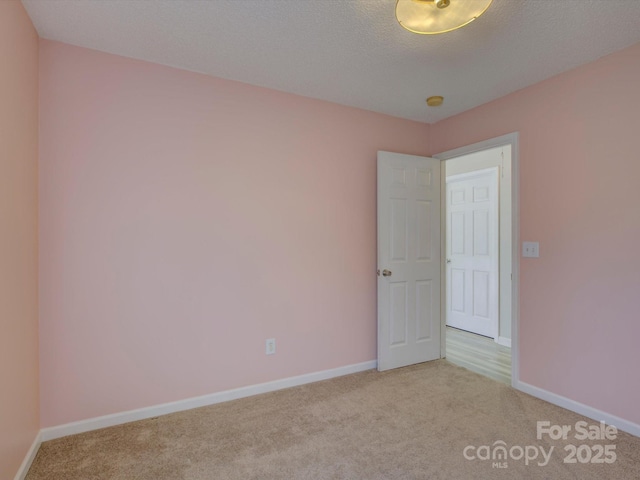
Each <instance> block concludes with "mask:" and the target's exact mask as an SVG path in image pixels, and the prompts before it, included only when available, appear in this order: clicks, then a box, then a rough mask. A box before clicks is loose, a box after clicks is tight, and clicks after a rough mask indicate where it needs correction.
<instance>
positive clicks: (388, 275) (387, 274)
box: [382, 268, 391, 277]
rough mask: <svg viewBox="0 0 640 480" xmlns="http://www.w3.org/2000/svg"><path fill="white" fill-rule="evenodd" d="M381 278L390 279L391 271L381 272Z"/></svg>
mask: <svg viewBox="0 0 640 480" xmlns="http://www.w3.org/2000/svg"><path fill="white" fill-rule="evenodd" d="M382 276H383V277H390V276H391V270H387V269H386V268H385V269H384V270H382Z"/></svg>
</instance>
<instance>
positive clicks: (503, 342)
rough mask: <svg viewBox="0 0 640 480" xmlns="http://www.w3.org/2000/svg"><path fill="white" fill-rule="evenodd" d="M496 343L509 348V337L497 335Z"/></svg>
mask: <svg viewBox="0 0 640 480" xmlns="http://www.w3.org/2000/svg"><path fill="white" fill-rule="evenodd" d="M496 343H497V344H498V345H502V346H503V347H507V348H511V339H510V338H507V337H498V338H496Z"/></svg>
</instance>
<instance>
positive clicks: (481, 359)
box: [436, 134, 518, 384]
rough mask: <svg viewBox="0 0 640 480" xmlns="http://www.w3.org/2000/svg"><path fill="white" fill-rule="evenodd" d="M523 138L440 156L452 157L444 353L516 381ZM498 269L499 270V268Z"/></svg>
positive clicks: (447, 181) (447, 160)
mask: <svg viewBox="0 0 640 480" xmlns="http://www.w3.org/2000/svg"><path fill="white" fill-rule="evenodd" d="M516 142H517V134H511V135H506V136H504V137H500V138H497V139H493V140H490V141H487V142H482V143H480V144H476V145H471V146H469V147H464V148H461V149H457V150H454V151H451V152H445V153H443V154H440V155H436V158H440V159H441V160H444V162H443V166H444V169H443V170H444V172H443V174H442V183H443V185H446V190H447V192H446V193H445V196H444V197H443V207H444V210H445V213H444V215H443V218H444V220H443V227H444V229H445V232H444V238H443V242H444V243H445V245H446V254H445V260H444V261H443V266H444V272H443V282H444V283H443V285H444V286H445V288H444V290H446V294H445V296H444V297H445V298H444V299H443V301H444V302H446V306H445V308H444V309H443V315H442V317H443V318H442V325H443V329H442V330H443V335H442V354H443V357H446V358H447V359H448V360H449V361H451V362H452V363H457V364H459V365H461V366H464V367H466V368H468V369H470V370H474V371H476V372H478V373H481V374H484V375H486V376H489V377H492V378H494V379H497V380H501V381H505V382H506V383H509V384H513V383H515V381H516V372H517V356H516V355H514V354H517V342H516V341H514V339H517V337H516V335H515V334H516V333H517V317H516V315H515V314H516V312H517V310H516V303H517V295H516V291H517V285H516V283H517V282H513V278H514V277H515V278H516V280H517V275H516V271H517V266H518V265H517V251H516V250H517V247H514V246H517V245H518V244H517V235H516V233H517V229H516V220H517V215H516V212H517V205H515V203H516V201H517V195H516V193H517V192H516V188H517V161H516V160H517V159H516V158H515V155H516V154H517V149H516V148H515V147H516ZM483 177H484V180H483ZM494 179H495V180H496V184H497V185H496V187H497V188H496V190H495V192H496V193H495V195H496V197H497V198H496V199H495V200H496V202H495V205H492V202H491V194H487V192H489V191H490V189H491V186H492V182H493V180H494ZM454 193H455V197H456V198H453V199H452V198H451V197H452V196H453V194H454ZM474 195H475V198H474ZM496 207H497V208H496ZM492 211H495V214H496V216H495V220H496V221H495V222H494V221H492V220H491V212H492ZM478 227H479V231H476V232H475V234H474V229H478ZM456 230H457V231H456ZM456 236H457V237H456ZM465 242H466V245H464V243H465ZM492 249H493V251H494V255H495V256H494V255H492V253H491V250H492ZM474 262H475V263H474ZM492 264H493V265H492ZM492 268H493V270H492ZM496 270H497V275H495V274H494V273H492V272H496ZM492 277H495V278H493V280H494V282H493V283H492V282H491V280H492ZM492 302H493V304H492ZM514 325H515V328H514ZM453 327H457V329H456V328H453ZM476 327H478V328H476ZM514 345H515V347H516V348H512V346H514ZM514 357H515V359H514ZM514 360H515V361H514Z"/></svg>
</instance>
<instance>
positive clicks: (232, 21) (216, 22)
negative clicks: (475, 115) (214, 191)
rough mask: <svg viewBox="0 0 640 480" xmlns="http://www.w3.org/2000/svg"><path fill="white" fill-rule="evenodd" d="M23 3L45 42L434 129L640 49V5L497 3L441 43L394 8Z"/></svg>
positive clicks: (296, 3) (243, 2) (355, 0)
mask: <svg viewBox="0 0 640 480" xmlns="http://www.w3.org/2000/svg"><path fill="white" fill-rule="evenodd" d="M452 1H455V0H452ZM23 4H24V5H25V7H26V9H27V12H28V13H29V15H30V17H31V19H32V20H33V23H34V25H35V27H36V29H37V30H38V33H39V34H40V36H41V37H43V38H46V39H52V40H59V41H61V42H66V43H70V44H73V45H80V46H83V47H88V48H93V49H96V50H101V51H104V52H110V53H115V54H119V55H124V56H127V57H133V58H139V59H144V60H148V61H151V62H156V63H161V64H165V65H171V66H175V67H179V68H184V69H187V70H192V71H196V72H202V73H206V74H209V75H214V76H217V77H223V78H228V79H233V80H239V81H241V82H246V83H250V84H253V85H260V86H264V87H269V88H274V89H277V90H282V91H286V92H291V93H296V94H300V95H304V96H308V97H313V98H319V99H323V100H329V101H332V102H337V103H341V104H344V105H351V106H355V107H360V108H364V109H367V110H373V111H376V112H381V113H386V114H389V115H394V116H397V117H403V118H408V119H412V120H418V121H421V122H428V123H432V122H435V121H438V120H441V119H443V118H446V117H449V116H451V115H454V114H456V113H460V112H462V111H465V110H468V109H470V108H473V107H475V106H477V105H480V104H483V103H486V102H488V101H490V100H493V99H495V98H498V97H500V96H503V95H505V94H507V93H510V92H512V91H515V90H518V89H520V88H523V87H525V86H527V85H531V84H533V83H536V82H538V81H540V80H543V79H545V78H548V77H550V76H553V75H555V74H557V73H560V72H562V71H565V70H568V69H570V68H572V67H575V66H577V65H580V64H583V63H587V62H589V61H592V60H595V59H596V58H598V57H601V56H603V55H606V54H608V53H611V52H614V51H617V50H620V49H622V48H624V47H626V46H629V45H632V44H634V43H637V42H640V0H494V2H493V4H492V5H491V7H490V8H489V10H487V13H485V15H483V16H482V17H480V18H479V19H478V20H476V21H475V22H472V23H471V24H469V25H468V26H466V27H464V28H462V29H460V30H456V31H454V32H450V33H447V34H443V35H435V36H431V35H416V34H413V33H410V32H407V31H406V30H404V29H403V28H401V27H400V26H399V25H398V23H397V22H396V20H395V14H394V6H395V0H23ZM431 95H443V96H444V97H445V101H444V104H443V105H442V106H441V107H438V108H435V109H434V108H428V107H427V106H426V103H425V99H426V97H428V96H431Z"/></svg>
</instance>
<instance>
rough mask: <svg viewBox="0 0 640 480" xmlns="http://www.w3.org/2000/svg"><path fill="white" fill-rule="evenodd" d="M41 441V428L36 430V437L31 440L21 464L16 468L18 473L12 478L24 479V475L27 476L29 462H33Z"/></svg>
mask: <svg viewBox="0 0 640 480" xmlns="http://www.w3.org/2000/svg"><path fill="white" fill-rule="evenodd" d="M41 443H42V430H40V431H39V432H38V434H37V435H36V438H35V439H34V440H33V443H32V444H31V448H30V449H29V451H28V452H27V455H26V456H25V457H24V460H22V465H20V468H19V469H18V473H16V476H15V477H14V480H24V477H26V476H27V472H29V468H31V464H32V463H33V460H34V458H36V454H37V453H38V449H39V448H40V444H41Z"/></svg>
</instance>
